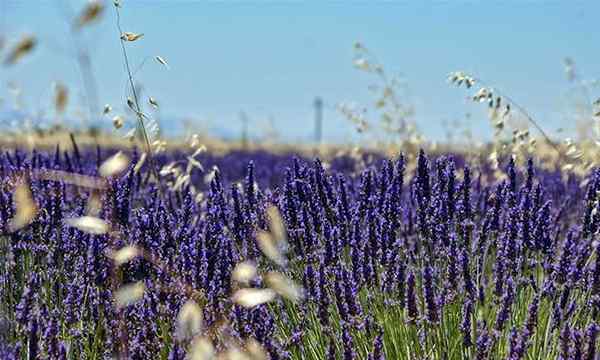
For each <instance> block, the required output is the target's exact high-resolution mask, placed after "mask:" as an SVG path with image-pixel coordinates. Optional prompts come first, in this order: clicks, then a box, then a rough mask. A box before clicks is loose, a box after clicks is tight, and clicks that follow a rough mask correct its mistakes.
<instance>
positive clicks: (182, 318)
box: [177, 300, 202, 341]
mask: <svg viewBox="0 0 600 360" xmlns="http://www.w3.org/2000/svg"><path fill="white" fill-rule="evenodd" d="M201 330H202V309H200V306H198V304H196V302H195V301H193V300H188V301H187V302H186V303H185V304H183V306H182V307H181V309H180V310H179V314H178V315H177V336H178V338H179V339H180V340H181V341H184V340H187V339H191V338H193V337H194V336H196V335H198V334H199V333H200V331H201Z"/></svg>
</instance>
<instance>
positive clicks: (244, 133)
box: [240, 111, 248, 149]
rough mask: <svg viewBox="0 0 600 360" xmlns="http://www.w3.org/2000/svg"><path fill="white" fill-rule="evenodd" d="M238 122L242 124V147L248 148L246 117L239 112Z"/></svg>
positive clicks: (243, 113)
mask: <svg viewBox="0 0 600 360" xmlns="http://www.w3.org/2000/svg"><path fill="white" fill-rule="evenodd" d="M240 121H241V122H242V147H243V148H244V149H247V148H248V116H246V113H245V112H243V111H240Z"/></svg>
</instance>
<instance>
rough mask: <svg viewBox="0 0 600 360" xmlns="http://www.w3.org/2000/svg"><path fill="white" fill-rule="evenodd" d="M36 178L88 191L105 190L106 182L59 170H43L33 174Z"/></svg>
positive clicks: (97, 178)
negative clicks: (88, 189) (79, 187)
mask: <svg viewBox="0 0 600 360" xmlns="http://www.w3.org/2000/svg"><path fill="white" fill-rule="evenodd" d="M34 175H35V177H36V178H39V179H43V180H50V181H60V182H64V183H66V184H72V185H76V186H81V187H85V188H90V189H98V190H103V189H105V188H106V181H105V180H104V179H102V178H99V177H94V176H87V175H80V174H74V173H70V172H66V171H61V170H44V171H43V172H39V173H36V174H34Z"/></svg>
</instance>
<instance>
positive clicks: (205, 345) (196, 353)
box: [186, 337, 215, 360]
mask: <svg viewBox="0 0 600 360" xmlns="http://www.w3.org/2000/svg"><path fill="white" fill-rule="evenodd" d="M187 355H188V356H187V357H186V358H187V359H190V360H212V359H214V358H215V347H214V346H213V344H212V342H211V341H210V339H208V338H206V337H201V338H199V339H196V340H194V341H193V342H192V345H191V346H190V350H189V351H188V354H187Z"/></svg>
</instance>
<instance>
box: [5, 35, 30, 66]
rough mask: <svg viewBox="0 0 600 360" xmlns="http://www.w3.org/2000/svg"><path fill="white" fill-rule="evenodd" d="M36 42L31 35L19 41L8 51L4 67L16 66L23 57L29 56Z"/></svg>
mask: <svg viewBox="0 0 600 360" xmlns="http://www.w3.org/2000/svg"><path fill="white" fill-rule="evenodd" d="M36 44H37V40H36V39H35V37H33V36H31V35H27V36H25V37H24V38H22V39H21V41H19V42H18V43H17V44H16V45H15V46H14V47H13V49H12V50H11V51H10V53H9V55H8V57H7V58H6V60H5V62H4V64H5V65H13V64H16V63H17V62H18V61H19V60H21V59H22V58H23V56H25V55H27V54H29V53H30V52H31V51H32V50H33V49H34V48H35V46H36Z"/></svg>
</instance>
